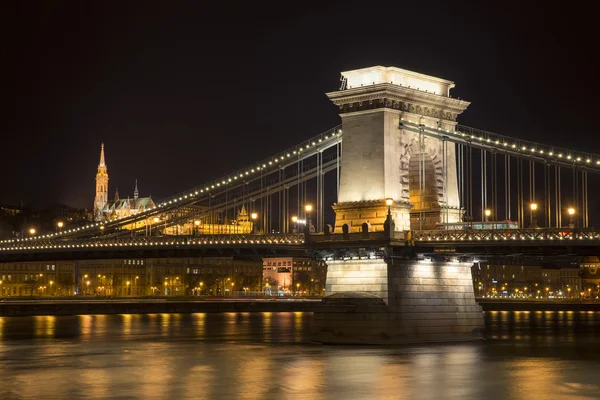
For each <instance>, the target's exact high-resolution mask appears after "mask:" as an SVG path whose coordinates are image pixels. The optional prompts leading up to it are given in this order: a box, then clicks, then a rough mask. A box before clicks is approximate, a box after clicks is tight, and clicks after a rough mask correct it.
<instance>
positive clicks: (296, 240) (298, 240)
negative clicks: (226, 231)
mask: <svg viewBox="0 0 600 400" xmlns="http://www.w3.org/2000/svg"><path fill="white" fill-rule="evenodd" d="M303 243H304V237H303V236H301V235H297V234H296V235H289V234H288V235H283V237H280V238H269V237H267V238H260V239H258V238H255V239H248V238H231V237H230V238H227V239H219V238H215V239H193V238H181V239H175V240H157V241H154V240H142V241H135V240H133V241H120V242H119V241H114V242H112V241H106V242H88V243H71V244H56V243H52V244H45V245H29V246H27V245H24V244H22V245H18V246H11V247H2V248H0V251H18V250H51V249H89V248H114V247H136V248H139V247H149V246H154V247H161V246H163V247H164V246H211V245H242V244H250V245H301V244H303Z"/></svg>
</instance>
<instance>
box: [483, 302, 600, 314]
mask: <svg viewBox="0 0 600 400" xmlns="http://www.w3.org/2000/svg"><path fill="white" fill-rule="evenodd" d="M477 302H478V303H479V305H480V306H481V308H482V309H483V311H600V303H595V302H592V301H569V300H557V301H547V300H546V301H543V300H504V299H503V300H494V299H477Z"/></svg>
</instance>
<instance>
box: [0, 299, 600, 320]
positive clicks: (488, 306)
mask: <svg viewBox="0 0 600 400" xmlns="http://www.w3.org/2000/svg"><path fill="white" fill-rule="evenodd" d="M477 301H478V303H479V304H480V305H481V308H482V309H483V311H600V303H594V302H581V301H579V302H574V301H539V300H528V301H523V300H521V301H519V300H493V299H478V300H477ZM319 304H321V300H320V299H319V298H269V299H261V298H253V299H243V298H234V299H231V298H204V299H201V300H198V299H197V298H178V299H173V298H169V299H165V298H120V299H100V298H90V299H73V298H67V297H65V298H54V299H41V298H38V299H35V298H34V299H30V298H23V299H15V298H12V299H2V300H0V316H35V315H81V314H162V313H167V314H169V313H182V314H189V313H226V312H295V311H299V312H313V311H314V310H315V308H316V307H317V306H318V305H319Z"/></svg>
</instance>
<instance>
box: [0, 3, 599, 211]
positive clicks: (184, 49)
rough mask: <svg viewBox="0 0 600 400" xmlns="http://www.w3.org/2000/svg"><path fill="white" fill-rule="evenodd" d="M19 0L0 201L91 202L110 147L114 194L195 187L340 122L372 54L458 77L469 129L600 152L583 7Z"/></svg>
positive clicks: (591, 45) (594, 43) (588, 18)
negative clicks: (346, 94)
mask: <svg viewBox="0 0 600 400" xmlns="http://www.w3.org/2000/svg"><path fill="white" fill-rule="evenodd" d="M14 3H15V4H14V5H13V6H12V7H13V8H9V6H8V5H7V4H5V3H3V5H2V6H1V7H2V10H0V12H1V14H2V16H3V19H2V20H3V22H2V24H1V25H2V27H1V28H0V30H1V31H0V33H1V34H2V38H1V39H0V41H1V43H0V44H1V46H0V54H1V59H2V67H1V68H2V69H3V72H2V74H1V75H0V76H1V77H0V79H1V82H0V84H1V85H0V88H1V93H2V98H3V103H4V105H3V107H2V118H1V119H0V124H1V125H0V132H1V134H0V135H1V141H0V177H1V183H0V202H5V203H17V202H19V201H21V200H23V201H24V202H26V203H28V202H34V203H35V204H47V203H51V202H60V203H65V204H68V205H72V206H77V207H87V208H92V202H93V198H94V178H95V174H96V167H97V164H98V158H99V151H100V144H101V142H104V143H105V146H106V162H107V165H108V171H109V176H110V197H112V196H113V193H114V190H115V188H116V187H117V186H118V188H119V192H120V195H121V197H126V196H127V195H130V196H131V195H132V194H133V185H134V180H135V179H136V178H137V179H138V180H139V189H140V195H142V196H147V195H149V194H151V195H152V197H153V198H155V199H157V200H158V199H161V198H163V197H166V196H168V195H170V194H173V193H175V192H178V191H181V190H185V189H188V188H191V187H194V186H196V185H199V184H202V183H203V182H204V181H207V180H210V179H213V178H216V177H218V176H220V175H222V174H224V173H227V172H230V171H233V170H235V169H237V168H239V167H243V166H244V165H246V164H248V163H250V162H252V161H255V160H259V159H262V158H264V157H267V156H269V155H271V154H272V153H275V152H277V151H280V150H283V149H285V148H287V147H289V146H291V145H294V144H296V143H298V142H300V141H302V140H304V139H307V138H309V137H311V136H314V135H316V134H318V133H320V132H321V131H324V130H326V129H328V128H330V127H333V126H335V125H336V124H338V123H339V122H340V119H339V116H338V114H337V109H336V107H335V106H333V105H332V104H331V103H330V102H329V100H328V99H327V97H326V96H325V92H328V91H333V90H336V89H337V88H338V87H339V78H340V72H341V71H343V70H348V69H355V68H362V67H367V66H372V65H384V66H397V67H400V68H405V69H410V70H415V71H418V72H422V73H425V74H429V75H434V76H438V77H441V78H445V79H450V80H452V81H454V82H455V83H456V88H455V89H453V91H452V92H451V93H452V95H453V96H454V97H460V98H461V99H465V100H468V101H471V102H472V104H471V106H470V107H469V108H468V109H467V111H466V112H465V113H464V114H463V115H462V116H461V117H460V119H459V122H460V123H462V124H465V125H470V126H474V127H478V128H482V129H487V130H490V131H493V132H497V133H502V134H506V135H511V136H515V137H521V138H523V139H529V140H534V141H540V142H542V143H548V144H555V145H558V146H565V147H568V148H573V149H580V150H587V151H589V152H595V153H600V143H599V142H598V140H597V139H596V134H597V131H598V129H597V126H598V118H599V117H600V107H599V106H600V101H599V98H600V83H599V80H598V78H597V73H598V72H597V71H598V69H599V68H598V62H597V53H598V49H599V44H598V34H597V28H598V21H597V20H596V16H595V15H594V13H592V12H590V10H587V9H586V8H583V7H582V8H580V7H576V6H575V3H568V4H566V3H561V4H562V6H561V8H558V7H557V8H554V6H552V5H550V3H543V4H544V6H543V8H535V9H534V8H531V9H528V8H527V7H526V6H524V5H523V4H521V3H515V4H514V5H508V3H503V4H505V5H503V6H502V8H496V7H494V8H487V7H489V6H484V5H479V4H477V3H479V2H468V3H466V2H465V3H464V4H463V5H461V3H460V2H457V1H452V2H449V1H446V2H442V3H440V4H435V3H434V2H431V1H427V2H420V1H410V2H402V1H380V2H375V1H370V2H369V1H364V0H363V1H359V2H352V1H344V2H339V3H334V2H331V3H326V2H321V3H317V4H321V5H319V6H312V7H311V6H309V4H310V3H309V2H302V6H300V5H298V6H291V5H288V4H286V2H280V3H276V4H279V6H271V5H264V6H258V5H257V4H258V3H255V2H246V3H245V4H246V5H245V6H237V5H235V4H232V3H231V2H201V1H197V2H184V1H181V2H167V1H162V2H156V3H151V2H124V1H119V2H114V3H111V2H108V1H106V2H105V1H96V2H87V1H81V2H72V3H68V2H58V1H57V2H54V1H53V2H45V3H36V2H14ZM92 3H94V4H92ZM174 3H177V4H178V5H179V6H177V7H176V6H175V5H174ZM482 3H487V2H482ZM152 4H154V5H152ZM184 4H187V5H188V7H184V6H183V5H184ZM219 4H221V5H219ZM323 4H328V5H323ZM15 7H18V8H15ZM566 7H571V8H572V9H571V10H567V9H566ZM590 193H591V194H593V193H592V188H591V189H590Z"/></svg>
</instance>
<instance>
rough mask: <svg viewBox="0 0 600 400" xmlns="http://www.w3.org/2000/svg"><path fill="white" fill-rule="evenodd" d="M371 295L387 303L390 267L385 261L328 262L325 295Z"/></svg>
mask: <svg viewBox="0 0 600 400" xmlns="http://www.w3.org/2000/svg"><path fill="white" fill-rule="evenodd" d="M348 292H366V293H371V294H374V295H376V296H378V297H379V298H381V299H383V300H384V301H387V298H388V293H387V292H388V266H387V263H386V262H385V261H383V260H368V259H367V260H346V261H342V260H336V261H327V280H326V283H325V295H332V294H335V293H348Z"/></svg>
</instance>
